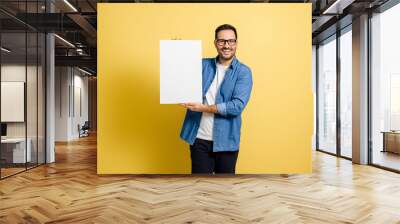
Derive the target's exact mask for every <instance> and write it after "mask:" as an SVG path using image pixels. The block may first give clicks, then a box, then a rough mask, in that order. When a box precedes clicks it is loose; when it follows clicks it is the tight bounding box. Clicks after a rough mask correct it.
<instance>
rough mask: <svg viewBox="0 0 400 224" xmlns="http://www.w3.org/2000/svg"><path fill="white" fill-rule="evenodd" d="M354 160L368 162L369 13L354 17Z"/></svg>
mask: <svg viewBox="0 0 400 224" xmlns="http://www.w3.org/2000/svg"><path fill="white" fill-rule="evenodd" d="M352 27H353V40H352V44H353V59H352V60H353V80H352V81H353V102H352V103H353V105H352V106H353V114H352V115H353V124H352V125H353V130H352V134H353V136H352V145H353V154H352V157H353V162H354V163H358V164H367V163H368V15H366V14H364V15H361V16H360V17H358V18H355V19H353V25H352Z"/></svg>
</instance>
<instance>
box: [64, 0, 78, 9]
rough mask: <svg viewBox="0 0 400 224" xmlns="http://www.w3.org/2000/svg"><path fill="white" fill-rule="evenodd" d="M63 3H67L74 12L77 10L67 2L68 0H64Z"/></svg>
mask: <svg viewBox="0 0 400 224" xmlns="http://www.w3.org/2000/svg"><path fill="white" fill-rule="evenodd" d="M64 2H65V4H67V5H68V6H69V7H70V8H71V9H72V10H73V11H74V12H78V10H77V9H76V8H75V7H74V6H73V5H72V4H71V3H69V1H68V0H64Z"/></svg>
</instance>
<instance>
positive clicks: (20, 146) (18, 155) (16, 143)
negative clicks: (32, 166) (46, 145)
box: [1, 138, 32, 163]
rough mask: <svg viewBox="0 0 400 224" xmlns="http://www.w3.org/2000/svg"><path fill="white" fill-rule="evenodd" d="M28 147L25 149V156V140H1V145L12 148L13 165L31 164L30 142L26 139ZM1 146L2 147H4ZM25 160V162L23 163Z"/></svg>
mask: <svg viewBox="0 0 400 224" xmlns="http://www.w3.org/2000/svg"><path fill="white" fill-rule="evenodd" d="M27 143H28V145H27V146H28V147H26V154H25V138H5V139H1V144H2V145H4V146H6V147H9V146H13V160H12V162H13V163H25V162H31V159H32V158H31V157H32V154H31V145H32V140H31V139H30V138H27ZM4 146H2V147H4ZM25 158H27V161H25Z"/></svg>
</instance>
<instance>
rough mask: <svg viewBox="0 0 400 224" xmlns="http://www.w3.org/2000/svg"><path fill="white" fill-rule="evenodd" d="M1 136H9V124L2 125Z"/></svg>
mask: <svg viewBox="0 0 400 224" xmlns="http://www.w3.org/2000/svg"><path fill="white" fill-rule="evenodd" d="M1 136H7V124H4V123H2V124H1Z"/></svg>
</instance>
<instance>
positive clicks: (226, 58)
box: [220, 49, 235, 60]
mask: <svg viewBox="0 0 400 224" xmlns="http://www.w3.org/2000/svg"><path fill="white" fill-rule="evenodd" d="M222 50H224V49H222ZM220 56H221V57H222V58H223V59H224V60H230V59H232V58H233V57H234V56H235V53H233V54H231V56H228V57H225V56H224V53H223V52H222V53H221V55H220Z"/></svg>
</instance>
